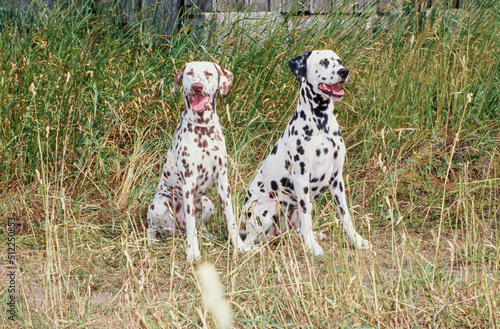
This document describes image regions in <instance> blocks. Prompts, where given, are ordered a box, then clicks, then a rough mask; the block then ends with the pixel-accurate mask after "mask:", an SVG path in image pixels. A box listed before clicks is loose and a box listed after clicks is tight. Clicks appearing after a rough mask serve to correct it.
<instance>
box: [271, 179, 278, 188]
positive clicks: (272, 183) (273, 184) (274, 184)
mask: <svg viewBox="0 0 500 329" xmlns="http://www.w3.org/2000/svg"><path fill="white" fill-rule="evenodd" d="M271 188H272V189H273V191H276V190H278V183H276V181H275V180H272V181H271Z"/></svg>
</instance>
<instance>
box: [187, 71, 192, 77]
mask: <svg viewBox="0 0 500 329" xmlns="http://www.w3.org/2000/svg"><path fill="white" fill-rule="evenodd" d="M186 74H187V75H189V76H190V77H192V76H193V75H194V73H193V71H189V72H188V73H186Z"/></svg>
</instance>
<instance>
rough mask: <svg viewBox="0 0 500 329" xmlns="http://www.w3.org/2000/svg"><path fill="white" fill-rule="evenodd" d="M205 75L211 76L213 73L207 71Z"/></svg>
mask: <svg viewBox="0 0 500 329" xmlns="http://www.w3.org/2000/svg"><path fill="white" fill-rule="evenodd" d="M205 76H206V77H207V78H210V77H211V76H213V74H212V73H210V72H205Z"/></svg>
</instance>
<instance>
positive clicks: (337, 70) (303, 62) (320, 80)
mask: <svg viewBox="0 0 500 329" xmlns="http://www.w3.org/2000/svg"><path fill="white" fill-rule="evenodd" d="M288 64H289V65H290V69H291V70H292V72H293V74H295V76H296V77H297V80H298V81H299V82H300V83H304V82H306V81H307V83H308V84H309V85H311V86H312V88H313V91H314V92H316V93H319V94H320V95H322V96H323V98H325V99H327V98H331V99H332V100H334V101H340V100H341V99H342V97H343V96H344V91H343V90H342V89H340V88H339V84H344V83H346V82H347V79H348V78H349V70H348V69H346V68H344V66H343V65H342V60H341V59H340V57H339V56H338V55H337V54H336V53H334V52H333V51H331V50H315V51H308V52H306V53H304V54H302V55H300V56H297V57H294V58H292V59H290V61H289V62H288Z"/></svg>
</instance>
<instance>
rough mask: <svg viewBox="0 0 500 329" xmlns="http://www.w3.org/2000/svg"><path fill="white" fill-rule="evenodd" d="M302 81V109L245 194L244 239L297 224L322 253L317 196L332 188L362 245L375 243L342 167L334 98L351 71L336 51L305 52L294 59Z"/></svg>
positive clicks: (339, 208) (292, 64)
mask: <svg viewBox="0 0 500 329" xmlns="http://www.w3.org/2000/svg"><path fill="white" fill-rule="evenodd" d="M289 66H290V68H291V70H292V72H293V74H295V76H296V77H297V80H298V81H299V83H300V95H299V103H298V105H297V109H296V111H295V113H294V114H293V116H292V118H291V119H290V121H289V123H288V126H287V127H286V129H285V131H284V132H283V134H282V135H281V137H280V138H279V140H278V141H277V143H276V144H275V145H274V147H273V149H272V151H271V153H270V154H269V156H268V157H267V158H266V160H265V161H264V162H263V164H262V167H261V168H260V169H259V170H258V173H257V175H256V177H255V178H254V180H253V181H252V183H251V184H250V187H249V189H248V194H247V196H246V197H245V201H244V205H243V211H242V212H243V216H242V222H243V223H244V224H245V226H246V229H245V231H244V234H246V238H245V241H244V242H245V243H246V244H248V245H253V244H257V243H259V242H261V241H263V242H265V241H269V240H270V239H272V238H273V237H275V236H277V235H279V234H281V233H283V232H284V231H286V230H288V229H292V228H296V229H298V231H299V232H300V235H301V236H302V237H303V239H304V242H305V245H306V247H307V249H308V250H309V251H310V252H311V253H312V254H314V255H316V256H321V255H323V249H322V248H321V246H320V245H319V243H318V241H317V238H318V237H320V238H321V237H322V235H321V234H319V235H318V234H316V233H315V232H314V231H313V230H312V218H311V210H312V201H313V200H315V199H316V198H317V197H318V196H319V194H320V193H321V192H323V191H324V190H326V189H327V188H330V192H331V193H332V197H333V198H334V199H335V202H336V205H337V211H338V213H339V215H340V220H341V222H342V225H343V227H344V230H345V231H346V232H347V234H348V236H349V238H350V240H351V241H352V242H353V243H354V244H355V246H356V247H357V248H361V249H367V248H369V247H370V243H369V242H368V241H367V240H365V239H363V238H362V237H361V236H360V235H359V234H358V233H357V232H356V230H355V229H354V226H353V223H352V220H351V216H350V215H349V211H348V208H347V203H346V196H345V188H344V182H343V179H342V167H343V165H344V159H345V154H346V148H345V145H344V141H343V140H342V134H341V132H340V128H339V125H338V123H337V120H336V116H335V115H334V114H333V103H334V102H338V101H340V100H341V99H342V97H343V95H344V91H343V90H342V89H341V88H340V87H339V86H340V85H341V84H344V83H346V82H347V79H348V77H349V70H348V69H346V68H344V67H343V65H342V60H341V59H340V58H339V56H337V54H335V53H334V52H333V51H331V50H320V51H312V52H306V53H304V54H302V55H300V56H297V57H294V58H292V59H290V61H289Z"/></svg>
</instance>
